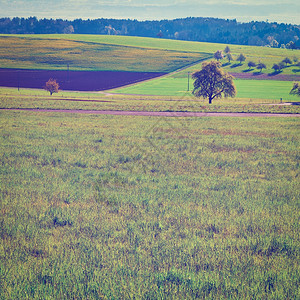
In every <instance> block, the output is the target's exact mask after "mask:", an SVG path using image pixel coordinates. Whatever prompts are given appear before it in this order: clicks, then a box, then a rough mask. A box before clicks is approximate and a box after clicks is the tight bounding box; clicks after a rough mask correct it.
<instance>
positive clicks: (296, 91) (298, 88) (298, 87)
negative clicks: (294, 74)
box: [290, 82, 300, 97]
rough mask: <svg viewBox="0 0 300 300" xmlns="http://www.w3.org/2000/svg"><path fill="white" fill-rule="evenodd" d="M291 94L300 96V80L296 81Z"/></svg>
mask: <svg viewBox="0 0 300 300" xmlns="http://www.w3.org/2000/svg"><path fill="white" fill-rule="evenodd" d="M290 94H291V95H296V96H299V97H300V82H294V84H293V87H292V89H291V91H290Z"/></svg>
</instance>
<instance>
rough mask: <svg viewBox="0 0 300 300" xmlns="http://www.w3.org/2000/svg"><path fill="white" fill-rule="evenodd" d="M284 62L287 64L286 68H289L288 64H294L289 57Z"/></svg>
mask: <svg viewBox="0 0 300 300" xmlns="http://www.w3.org/2000/svg"><path fill="white" fill-rule="evenodd" d="M282 62H283V63H285V66H287V65H288V64H292V61H291V60H290V59H289V58H288V57H286V58H285V59H283V60H282Z"/></svg>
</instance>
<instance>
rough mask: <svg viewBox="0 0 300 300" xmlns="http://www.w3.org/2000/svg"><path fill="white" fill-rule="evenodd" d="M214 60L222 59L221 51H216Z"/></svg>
mask: <svg viewBox="0 0 300 300" xmlns="http://www.w3.org/2000/svg"><path fill="white" fill-rule="evenodd" d="M214 58H215V59H216V60H220V59H223V53H222V51H221V50H218V51H217V52H215V54H214Z"/></svg>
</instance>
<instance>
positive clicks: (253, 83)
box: [111, 76, 299, 101]
mask: <svg viewBox="0 0 300 300" xmlns="http://www.w3.org/2000/svg"><path fill="white" fill-rule="evenodd" d="M192 83H193V81H192V80H191V79H190V85H189V88H190V91H191V90H193V84H192ZM234 83H235V85H236V88H237V97H238V98H249V99H270V100H271V99H272V100H274V101H276V100H277V101H278V100H280V98H282V99H283V100H284V101H299V97H297V96H295V95H290V94H289V92H290V90H291V88H292V86H293V83H292V82H290V81H277V80H235V81H234ZM187 90H188V78H187V77H186V78H174V77H172V76H167V77H163V78H157V79H155V80H150V81H146V82H141V83H138V84H135V85H131V86H128V87H124V88H119V89H115V90H112V91H111V92H114V93H124V94H142V95H164V96H181V95H184V94H185V93H186V92H187ZM220 101H222V100H220Z"/></svg>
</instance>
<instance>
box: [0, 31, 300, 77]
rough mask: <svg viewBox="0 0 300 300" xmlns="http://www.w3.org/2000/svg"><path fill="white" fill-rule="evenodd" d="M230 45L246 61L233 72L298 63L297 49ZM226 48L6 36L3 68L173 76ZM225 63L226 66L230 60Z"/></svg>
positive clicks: (1, 42) (0, 46)
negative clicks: (261, 65) (286, 60)
mask: <svg viewBox="0 0 300 300" xmlns="http://www.w3.org/2000/svg"><path fill="white" fill-rule="evenodd" d="M229 46H230V49H231V52H232V55H233V57H234V59H236V57H237V56H238V55H239V54H240V53H244V54H245V55H246V57H247V60H246V62H244V63H243V64H242V65H237V66H236V67H234V65H235V64H236V62H232V63H231V64H230V65H228V66H225V69H226V70H227V71H231V72H242V71H245V70H247V69H248V67H247V62H248V61H249V60H253V61H254V62H255V63H258V62H260V61H261V62H264V63H265V64H266V65H267V70H265V72H267V73H271V72H272V71H273V70H272V69H271V67H272V66H273V64H274V63H279V62H280V61H282V60H283V59H284V58H285V57H290V59H291V60H293V59H294V58H297V59H298V60H300V55H299V53H298V51H293V50H288V49H274V48H267V47H255V46H240V45H229ZM225 47H226V45H225V44H214V43H202V42H187V41H177V40H167V39H153V38H142V37H130V36H107V35H77V34H74V35H73V34H72V35H66V34H56V35H55V34H54V35H3V34H2V35H0V53H1V58H0V63H1V65H2V67H5V68H31V69H32V68H39V69H66V64H68V63H69V64H70V67H71V68H73V69H74V70H81V69H82V70H124V71H126V70H129V71H153V70H154V71H157V72H159V71H166V72H170V71H174V70H176V69H178V68H180V67H182V66H185V65H188V64H190V63H193V62H195V61H197V60H201V59H207V58H211V57H212V55H213V53H214V52H216V51H217V50H224V49H225ZM223 63H224V64H226V59H224V60H223ZM232 67H233V68H232ZM197 68H199V67H197ZM194 69H195V68H194ZM194 69H193V70H194ZM256 71H257V70H256ZM251 72H255V70H252V71H251ZM282 74H291V75H297V74H298V75H299V67H297V66H295V65H290V66H289V67H287V68H284V69H283V70H282Z"/></svg>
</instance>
